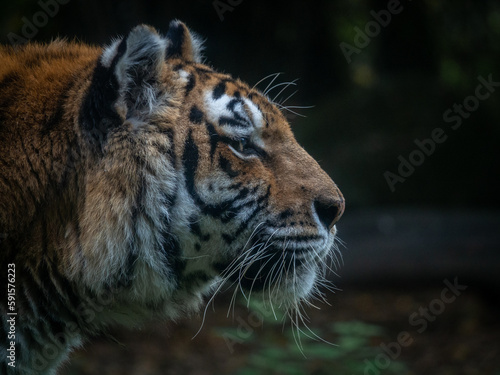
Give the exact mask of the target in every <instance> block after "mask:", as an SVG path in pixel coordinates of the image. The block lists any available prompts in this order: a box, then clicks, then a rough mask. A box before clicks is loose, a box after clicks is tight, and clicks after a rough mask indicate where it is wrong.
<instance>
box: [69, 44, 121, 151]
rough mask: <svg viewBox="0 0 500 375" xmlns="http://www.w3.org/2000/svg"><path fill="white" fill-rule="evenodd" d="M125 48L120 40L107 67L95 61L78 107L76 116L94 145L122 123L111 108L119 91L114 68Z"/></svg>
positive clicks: (103, 139) (101, 141) (102, 141)
mask: <svg viewBox="0 0 500 375" xmlns="http://www.w3.org/2000/svg"><path fill="white" fill-rule="evenodd" d="M126 48H127V46H126V42H125V40H122V41H121V43H120V45H119V46H118V51H117V53H116V56H115V57H114V59H113V61H112V63H111V66H110V67H109V68H106V67H105V66H104V65H102V64H101V62H100V61H98V62H97V64H96V67H95V68H94V71H93V73H92V81H91V84H90V87H89V88H88V91H87V94H86V95H85V98H84V100H83V104H82V107H81V109H80V113H79V116H78V120H79V123H80V126H81V127H82V129H83V130H84V131H85V133H86V135H87V137H88V138H89V140H90V141H91V142H92V143H94V145H102V144H103V143H104V141H105V140H106V138H107V134H108V131H109V129H110V128H113V127H116V126H118V125H120V124H121V123H122V120H121V118H120V116H119V115H118V113H117V112H116V111H115V110H114V109H113V104H114V103H115V102H116V100H117V99H118V91H119V84H118V80H117V78H116V75H115V74H114V69H115V66H116V64H117V63H118V60H119V59H120V58H121V57H122V55H123V54H124V53H125V50H126Z"/></svg>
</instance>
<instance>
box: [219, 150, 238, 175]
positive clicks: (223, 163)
mask: <svg viewBox="0 0 500 375" xmlns="http://www.w3.org/2000/svg"><path fill="white" fill-rule="evenodd" d="M219 167H220V169H222V170H223V171H224V172H225V173H226V174H227V175H228V176H229V177H230V178H235V177H237V176H238V175H239V174H240V172H238V171H237V170H234V169H233V168H232V167H231V163H230V162H229V160H227V159H226V158H225V157H224V156H222V155H220V156H219Z"/></svg>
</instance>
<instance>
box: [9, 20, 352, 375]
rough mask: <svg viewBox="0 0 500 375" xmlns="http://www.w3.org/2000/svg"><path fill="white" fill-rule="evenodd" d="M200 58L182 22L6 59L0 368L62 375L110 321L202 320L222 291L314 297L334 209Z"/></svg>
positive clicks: (264, 103) (335, 201)
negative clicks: (161, 30) (224, 287)
mask: <svg viewBox="0 0 500 375" xmlns="http://www.w3.org/2000/svg"><path fill="white" fill-rule="evenodd" d="M201 48H202V47H201V43H200V41H199V39H198V38H197V37H196V36H195V35H194V34H193V33H191V32H190V31H189V30H188V28H187V27H186V26H185V25H184V24H183V23H182V22H179V21H172V22H171V23H170V26H169V29H168V32H167V34H166V36H161V35H160V34H158V33H157V32H156V31H155V30H154V29H153V28H151V27H149V26H144V25H141V26H138V27H136V28H134V29H133V30H132V31H131V32H130V33H129V34H128V35H127V36H126V37H125V38H122V39H117V40H115V41H113V42H112V44H110V45H109V46H107V47H105V48H97V47H92V46H87V45H83V44H78V43H68V42H64V41H60V40H58V41H54V42H52V43H51V44H48V45H38V44H28V45H26V46H23V47H18V48H8V47H2V48H0V61H1V64H0V88H1V91H0V146H1V147H0V165H1V172H2V173H1V176H0V232H1V233H2V237H0V241H1V242H0V259H1V267H2V270H1V272H0V274H1V276H0V278H1V280H2V282H1V285H2V291H1V292H0V293H1V294H0V297H1V298H0V300H1V301H2V303H1V305H0V312H1V313H0V314H1V315H2V325H0V337H2V338H3V337H7V334H8V333H12V332H11V331H9V330H10V327H9V325H8V324H7V323H6V321H7V318H8V317H10V316H11V315H8V314H9V313H16V314H17V315H15V320H16V323H15V332H14V336H9V337H13V339H12V340H7V341H5V340H2V342H1V343H0V373H7V371H9V372H8V373H22V374H55V373H56V369H57V367H58V366H59V364H60V363H61V362H62V361H64V360H65V359H66V358H67V356H68V354H69V352H70V351H71V349H72V348H74V347H78V346H80V345H82V343H83V342H84V341H85V340H86V339H87V338H89V337H91V336H92V335H94V334H97V333H99V332H101V331H103V330H105V329H106V327H108V326H109V325H112V324H115V323H120V324H126V325H129V326H130V325H139V324H141V323H142V322H144V321H146V320H148V319H152V318H161V319H170V320H172V319H176V318H178V317H180V316H184V315H185V314H189V313H192V312H196V311H198V310H199V309H200V307H201V306H202V303H203V297H205V296H207V295H213V293H215V292H217V291H218V290H219V289H220V285H221V284H222V283H223V282H229V283H235V284H237V285H238V288H239V289H241V290H243V291H244V293H245V295H246V297H249V296H250V295H251V296H252V298H263V299H264V300H265V301H267V302H269V303H271V304H274V305H275V306H284V307H285V308H293V307H294V306H298V304H300V303H301V302H303V301H307V300H308V299H309V298H310V297H311V295H313V294H314V293H315V290H316V288H317V286H318V282H319V280H320V279H321V278H322V277H323V276H322V274H323V273H324V269H325V262H326V261H327V259H328V258H329V257H332V256H334V255H332V254H333V253H334V251H335V250H334V248H335V232H336V229H335V223H336V222H337V221H338V220H339V218H340V216H341V215H342V213H343V211H344V198H343V196H342V194H341V192H340V191H339V189H338V188H337V186H336V185H335V183H334V182H333V181H332V180H331V179H330V178H329V177H328V175H327V174H326V173H325V172H324V171H323V170H322V169H321V168H320V167H319V165H318V164H317V163H316V162H315V161H314V160H313V159H312V157H311V156H309V155H308V154H307V153H306V152H305V151H304V150H303V149H302V148H301V147H300V146H299V144H298V143H297V142H296V140H295V139H294V137H293V134H292V132H291V130H290V126H289V124H288V123H287V121H286V119H285V117H284V115H283V114H282V113H281V112H280V110H279V109H278V107H277V106H276V105H275V104H273V103H272V102H271V100H270V99H269V98H267V97H266V96H265V95H264V94H263V93H261V92H259V91H258V90H257V89H255V88H251V87H249V86H248V85H246V84H245V83H243V82H241V81H240V80H238V79H234V78H232V77H231V76H229V75H226V74H221V73H219V72H217V71H216V70H214V69H212V68H211V67H209V66H207V65H204V64H203V63H202V62H201V61H202V57H201ZM7 267H12V268H14V269H15V271H14V273H15V280H12V279H11V278H9V280H8V279H7V272H6V271H7ZM9 277H10V276H9ZM11 281H14V287H15V291H14V296H15V297H14V298H10V297H9V296H8V295H7V289H6V288H5V286H6V285H7V284H8V283H10V282H11ZM259 295H260V297H258V296H259ZM7 300H8V301H13V302H14V303H13V304H6V303H4V301H7ZM10 341H12V342H13V343H14V347H15V351H14V354H15V358H14V360H15V367H12V365H11V361H10V359H8V358H7V356H8V353H9V352H8V349H9V346H10V345H11V344H12V343H11V342H10Z"/></svg>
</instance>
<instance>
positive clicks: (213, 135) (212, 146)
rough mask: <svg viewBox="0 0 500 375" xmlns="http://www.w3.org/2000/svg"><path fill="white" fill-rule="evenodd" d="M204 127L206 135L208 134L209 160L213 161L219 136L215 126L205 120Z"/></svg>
mask: <svg viewBox="0 0 500 375" xmlns="http://www.w3.org/2000/svg"><path fill="white" fill-rule="evenodd" d="M206 127H207V131H208V135H209V136H210V161H211V162H212V163H213V161H214V154H215V150H216V149H217V143H219V140H220V137H219V134H218V133H217V131H216V130H215V127H214V126H213V125H212V124H211V123H209V122H208V121H207V122H206Z"/></svg>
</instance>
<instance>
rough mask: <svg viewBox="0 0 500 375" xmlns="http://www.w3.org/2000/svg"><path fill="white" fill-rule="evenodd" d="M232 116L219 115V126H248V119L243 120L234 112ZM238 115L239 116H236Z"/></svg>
mask: <svg viewBox="0 0 500 375" xmlns="http://www.w3.org/2000/svg"><path fill="white" fill-rule="evenodd" d="M233 114H234V116H235V117H234V118H233V117H227V116H221V117H219V126H224V125H228V126H233V127H240V128H248V127H250V124H249V123H248V121H245V119H243V118H242V117H241V116H239V115H238V114H237V113H234V112H233ZM238 117H239V118H238Z"/></svg>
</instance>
